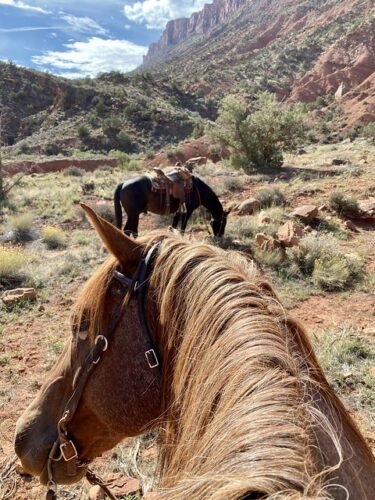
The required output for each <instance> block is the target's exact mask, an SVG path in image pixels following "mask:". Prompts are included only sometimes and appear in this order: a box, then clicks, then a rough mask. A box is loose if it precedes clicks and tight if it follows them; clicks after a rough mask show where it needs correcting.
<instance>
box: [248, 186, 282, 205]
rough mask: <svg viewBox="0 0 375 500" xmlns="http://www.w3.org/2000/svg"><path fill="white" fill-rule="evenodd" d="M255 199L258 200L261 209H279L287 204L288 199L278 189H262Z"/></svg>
mask: <svg viewBox="0 0 375 500" xmlns="http://www.w3.org/2000/svg"><path fill="white" fill-rule="evenodd" d="M255 198H256V199H257V200H258V203H259V207H260V208H270V207H279V206H283V205H285V204H286V198H285V195H284V193H283V192H282V191H280V189H279V188H277V187H271V188H264V189H260V190H259V191H258V192H257V193H256V194H255Z"/></svg>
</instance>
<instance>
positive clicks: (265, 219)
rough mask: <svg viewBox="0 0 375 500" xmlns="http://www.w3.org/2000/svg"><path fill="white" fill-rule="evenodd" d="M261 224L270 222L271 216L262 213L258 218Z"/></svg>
mask: <svg viewBox="0 0 375 500" xmlns="http://www.w3.org/2000/svg"><path fill="white" fill-rule="evenodd" d="M259 222H260V223H261V224H270V222H271V217H269V216H268V215H262V217H261V218H260V221H259Z"/></svg>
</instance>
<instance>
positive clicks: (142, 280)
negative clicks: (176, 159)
mask: <svg viewBox="0 0 375 500" xmlns="http://www.w3.org/2000/svg"><path fill="white" fill-rule="evenodd" d="M160 244H161V242H160V241H159V242H158V243H156V244H155V245H153V246H152V247H151V248H150V250H149V251H148V252H147V254H146V256H145V257H144V258H143V259H142V260H141V262H140V264H139V266H138V269H137V272H136V274H135V277H134V278H133V279H131V278H128V277H127V276H125V275H124V274H122V273H120V272H119V271H115V272H114V275H113V279H114V280H116V281H117V285H118V286H119V290H116V292H115V293H116V294H118V295H120V296H123V297H124V300H123V301H122V302H121V304H119V305H118V306H117V307H116V309H115V311H114V314H113V316H112V319H111V322H110V324H109V325H108V327H107V329H106V330H105V332H103V334H101V335H98V336H97V337H96V339H95V344H94V347H93V348H92V349H91V351H90V352H89V354H88V355H87V356H86V358H85V361H84V364H83V366H82V367H81V369H80V372H79V375H78V377H77V380H76V381H75V387H74V390H73V393H72V394H71V396H70V397H69V399H68V401H67V403H66V405H65V408H64V410H63V413H62V417H61V418H60V420H59V421H58V424H57V433H58V437H57V439H56V441H55V442H54V444H53V446H52V448H51V451H50V453H49V456H48V461H47V472H48V483H47V487H48V491H47V495H46V500H55V499H57V483H56V481H55V480H54V477H53V468H52V466H53V462H59V461H60V460H61V459H63V460H64V461H65V462H66V464H67V472H68V475H69V476H75V475H76V473H77V469H79V468H83V467H86V465H87V463H86V462H84V461H82V460H80V459H79V456H78V451H77V448H76V445H75V444H74V441H73V440H72V439H70V437H69V431H68V427H67V426H68V423H69V422H70V421H71V420H72V418H73V416H74V414H75V412H76V411H77V408H78V405H79V402H80V400H81V397H82V394H83V391H84V388H85V386H86V384H87V381H88V378H89V376H90V374H91V372H92V371H93V369H94V368H95V366H96V365H97V364H98V363H99V362H100V359H101V355H102V353H103V352H105V351H106V350H107V349H108V346H109V341H110V337H111V335H112V333H113V332H114V330H115V329H116V327H117V325H118V323H119V322H120V320H121V318H122V316H123V314H124V312H125V310H126V308H127V307H128V305H129V303H130V301H131V299H132V298H133V297H134V296H135V297H136V299H137V305H138V316H139V321H140V323H141V329H142V332H143V334H144V337H145V340H146V342H147V344H148V345H147V350H146V351H145V358H146V362H147V364H148V366H149V368H150V369H155V368H158V367H159V366H160V362H159V357H158V354H157V351H156V349H155V346H154V345H153V342H152V340H151V335H150V330H149V327H148V324H147V319H146V314H145V296H146V288H147V281H148V277H149V274H150V271H151V267H152V265H153V262H154V260H155V257H156V254H157V252H158V250H159V246H160ZM57 453H58V456H56V454H57ZM86 478H87V480H88V481H89V482H90V483H91V484H94V485H98V486H100V487H101V488H102V490H103V492H104V493H105V494H106V495H107V496H108V497H109V498H111V499H112V500H116V497H115V496H114V495H113V494H112V493H111V492H110V491H109V489H108V487H107V486H106V484H105V483H104V482H103V480H102V479H101V478H100V477H99V476H97V475H96V474H95V473H94V472H92V471H91V470H90V469H88V470H87V473H86Z"/></svg>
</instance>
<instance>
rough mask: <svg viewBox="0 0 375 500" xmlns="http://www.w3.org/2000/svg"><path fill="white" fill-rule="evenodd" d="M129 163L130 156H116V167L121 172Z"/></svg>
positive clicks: (123, 154) (120, 154) (124, 154)
mask: <svg viewBox="0 0 375 500" xmlns="http://www.w3.org/2000/svg"><path fill="white" fill-rule="evenodd" d="M129 162H130V156H129V155H128V154H126V153H119V154H118V155H117V166H118V167H119V168H120V169H121V170H127V168H128V166H129Z"/></svg>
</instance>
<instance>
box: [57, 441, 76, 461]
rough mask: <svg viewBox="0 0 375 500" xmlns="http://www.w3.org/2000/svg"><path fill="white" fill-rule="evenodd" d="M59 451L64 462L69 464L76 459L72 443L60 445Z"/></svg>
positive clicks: (67, 442)
mask: <svg viewBox="0 0 375 500" xmlns="http://www.w3.org/2000/svg"><path fill="white" fill-rule="evenodd" d="M60 451H61V455H62V457H63V459H64V460H65V462H70V460H73V459H74V458H78V452H77V448H76V447H75V444H74V443H73V441H66V442H65V443H62V444H60Z"/></svg>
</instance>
